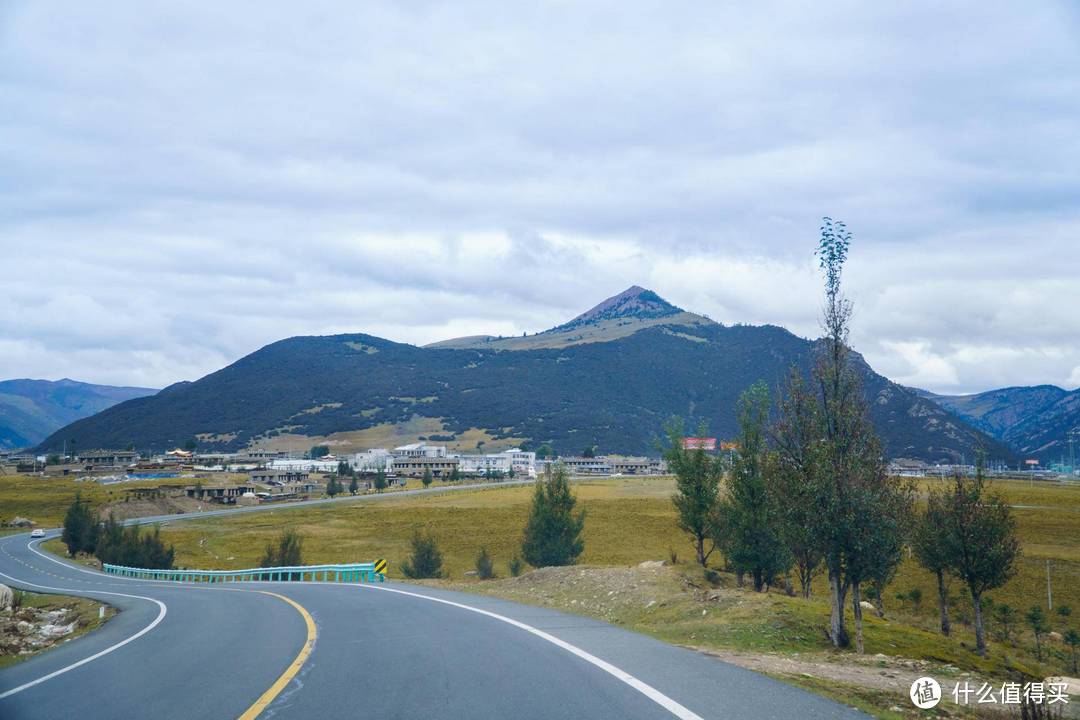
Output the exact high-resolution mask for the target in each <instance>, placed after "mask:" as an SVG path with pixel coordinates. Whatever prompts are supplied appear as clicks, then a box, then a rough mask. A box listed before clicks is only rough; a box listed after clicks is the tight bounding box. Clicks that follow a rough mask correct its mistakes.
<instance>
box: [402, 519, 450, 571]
mask: <svg viewBox="0 0 1080 720" xmlns="http://www.w3.org/2000/svg"><path fill="white" fill-rule="evenodd" d="M410 542H411V545H412V555H411V556H410V557H409V561H408V562H404V563H402V564H401V572H402V573H403V574H404V575H405V577H407V578H413V579H422V578H441V577H444V573H443V569H442V563H443V557H442V553H441V552H440V551H439V545H438V543H437V542H436V540H435V537H434V536H433V535H431V534H430V533H423V534H422V533H420V532H419V531H417V532H414V533H413V536H412V540H411V541H410Z"/></svg>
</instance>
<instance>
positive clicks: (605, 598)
mask: <svg viewBox="0 0 1080 720" xmlns="http://www.w3.org/2000/svg"><path fill="white" fill-rule="evenodd" d="M461 587H462V589H465V590H468V591H471V592H477V591H480V592H487V593H490V594H493V595H498V596H499V597H503V598H506V599H508V600H516V601H519V602H524V603H530V604H533V605H545V606H548V607H553V608H559V609H562V610H567V611H570V612H578V613H581V614H584V615H590V616H592V617H596V618H600V619H603V620H607V621H609V622H613V623H622V622H625V620H626V618H627V616H628V615H634V614H636V613H638V612H643V611H646V610H649V609H652V608H654V607H663V606H666V605H667V604H668V603H670V602H672V601H673V600H675V599H677V598H678V597H679V596H680V595H681V594H682V591H681V590H680V589H679V586H678V584H675V583H673V582H672V572H671V569H670V568H667V567H664V566H663V565H662V564H650V565H645V566H644V567H642V566H638V567H631V568H597V567H549V568H540V569H538V570H533V571H532V572H530V573H527V574H525V575H522V576H520V577H516V578H507V579H505V580H499V581H496V582H495V583H491V584H486V586H478V585H476V584H471V583H470V584H467V585H462V586H461Z"/></svg>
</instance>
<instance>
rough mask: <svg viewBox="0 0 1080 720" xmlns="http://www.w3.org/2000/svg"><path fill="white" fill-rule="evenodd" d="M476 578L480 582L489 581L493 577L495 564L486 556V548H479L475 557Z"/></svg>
mask: <svg viewBox="0 0 1080 720" xmlns="http://www.w3.org/2000/svg"><path fill="white" fill-rule="evenodd" d="M476 576H477V577H478V578H480V579H481V580H490V579H492V578H493V577H495V564H494V563H493V562H492V561H491V556H490V555H488V551H487V548H485V547H481V548H480V552H479V553H477V555H476Z"/></svg>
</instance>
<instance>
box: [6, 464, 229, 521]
mask: <svg viewBox="0 0 1080 720" xmlns="http://www.w3.org/2000/svg"><path fill="white" fill-rule="evenodd" d="M246 477H247V476H246V475H228V474H222V475H220V476H218V477H215V479H214V480H213V481H212V482H211V481H210V480H203V483H204V484H207V485H210V484H217V483H218V482H219V481H220V482H223V483H224V482H236V481H237V480H242V479H246ZM195 482H196V481H195V480H194V479H187V478H168V479H154V480H138V481H132V482H127V483H115V484H112V485H102V484H101V483H98V482H95V481H93V480H81V481H80V480H76V479H74V478H69V477H59V478H55V477H49V478H43V477H38V476H36V475H6V476H0V523H3V522H9V521H11V519H12V518H15V517H24V518H29V519H30V520H33V521H34V522H36V523H37V524H38V526H39V527H45V528H51V527H59V526H60V525H61V524H62V523H63V521H64V513H65V512H67V508H68V506H69V505H70V504H71V501H72V500H74V499H75V494H76V493H79V494H80V495H81V497H82V498H83V499H84V500H86V501H88V502H90V503H91V504H93V505H94V506H100V505H105V504H108V503H114V502H122V501H123V500H124V495H125V493H124V489H125V488H131V487H156V486H158V485H175V484H184V485H188V484H194V483H195Z"/></svg>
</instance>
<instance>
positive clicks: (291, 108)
mask: <svg viewBox="0 0 1080 720" xmlns="http://www.w3.org/2000/svg"><path fill="white" fill-rule="evenodd" d="M1078 40H1080V20H1078V16H1077V14H1076V12H1075V9H1074V8H1072V7H1071V6H1070V4H1069V3H1067V2H1064V1H1062V2H1047V3H1043V4H1040V5H1038V6H1032V5H1031V4H1029V3H998V4H994V5H993V7H989V6H987V5H986V4H985V3H975V2H962V3H960V4H952V5H948V6H942V5H941V4H935V3H929V2H927V3H909V4H905V5H902V6H895V7H885V6H878V5H858V4H852V3H847V2H834V3H826V4H824V5H823V4H821V3H818V4H816V5H813V6H810V5H806V4H804V3H796V2H769V3H758V4H756V5H754V6H747V5H739V6H724V5H713V6H708V7H704V6H702V5H701V4H700V3H698V4H683V3H668V4H664V5H663V6H658V5H650V4H646V3H611V2H597V3H589V4H580V3H578V4H573V5H567V4H564V3H541V4H537V5H530V6H521V5H506V4H499V3H491V2H481V1H477V2H466V3H458V4H455V5H452V6H442V5H437V4H428V3H419V4H405V5H403V4H393V3H359V4H356V3H353V4H348V3H334V2H314V3H309V4H306V5H305V6H304V8H303V9H302V10H301V9H298V7H297V6H296V5H295V4H280V5H276V4H274V3H259V4H257V5H256V4H250V5H244V4H229V5H220V6H214V7H212V8H211V7H210V6H206V7H184V8H178V7H177V6H174V5H171V4H166V3H160V4H159V3H144V4H140V9H139V12H137V13H133V12H131V11H130V7H129V6H127V5H124V4H120V3H95V4H94V5H93V7H92V8H90V7H89V6H87V7H85V8H81V7H78V6H76V7H71V8H68V9H67V10H66V11H65V12H64V13H63V14H60V15H58V14H56V13H53V12H49V11H47V10H45V9H44V8H43V7H42V6H40V5H38V4H33V3H28V2H23V3H13V4H8V5H7V6H5V9H4V10H3V11H0V89H2V92H0V258H2V260H3V270H4V274H3V282H2V283H0V348H4V349H5V351H4V352H3V353H0V377H13V376H21V375H29V376H37V377H42V376H44V377H58V376H61V375H69V376H72V377H76V378H79V379H86V380H96V381H105V382H116V383H136V384H153V385H163V384H167V383H169V382H172V381H174V380H177V379H182V378H183V379H190V378H194V377H197V376H199V375H201V374H203V373H206V372H209V371H211V370H214V369H216V368H217V367H220V365H222V364H223V363H226V362H228V361H230V360H233V359H235V358H237V357H239V356H241V355H243V354H245V353H247V352H250V351H251V350H253V349H255V348H257V347H259V346H260V345H262V344H264V343H267V342H270V341H273V340H276V339H279V338H280V337H284V336H287V335H292V334H304V333H323V332H335V331H345V330H354V331H364V332H371V333H373V334H378V335H383V336H386V337H389V338H391V339H395V340H401V341H407V342H418V343H420V342H429V341H432V340H437V339H442V338H444V337H448V336H453V335H459V334H473V333H502V334H510V333H517V332H520V331H523V330H528V331H530V332H533V331H536V330H541V329H544V328H546V327H550V326H552V325H555V324H557V323H559V322H562V321H564V320H565V319H567V318H569V317H571V316H573V315H575V314H577V313H578V312H580V311H582V310H584V309H585V308H586V307H587V306H588V305H590V304H591V303H593V302H596V301H598V300H600V299H602V298H603V297H605V296H607V295H609V294H612V293H614V292H618V291H620V290H622V289H623V288H625V287H626V286H628V285H631V284H635V283H636V284H641V285H646V286H649V287H652V289H654V290H656V291H657V292H659V293H660V294H661V295H664V296H665V297H668V298H669V299H670V300H672V301H673V302H676V303H678V304H680V305H682V306H684V307H687V308H688V309H691V310H695V311H699V312H704V313H706V314H709V315H710V316H712V317H713V318H715V319H717V320H721V321H725V322H740V321H741V322H755V323H764V322H770V323H775V324H780V325H785V326H787V327H789V328H791V329H792V330H793V331H795V332H798V333H799V334H803V335H812V334H816V332H817V329H818V320H817V318H818V311H819V305H820V298H819V279H818V277H817V274H816V270H815V268H814V266H813V259H812V257H811V254H810V253H811V251H812V248H813V246H814V243H815V234H816V233H815V230H816V227H817V223H818V220H819V217H820V215H822V214H831V215H834V216H837V217H842V218H844V219H845V220H847V221H848V223H849V224H850V226H851V227H852V228H853V229H854V230H855V231H856V235H857V238H856V244H855V246H854V248H853V251H852V260H851V263H850V266H849V268H847V270H846V273H845V281H846V283H847V287H848V292H849V293H850V294H851V296H852V297H853V298H854V299H855V300H856V303H857V315H856V321H857V324H856V329H855V334H854V336H853V339H854V341H855V343H856V346H857V347H858V348H859V349H860V350H862V351H863V352H864V354H865V355H866V356H867V358H868V360H869V361H870V362H871V363H872V364H873V365H874V366H875V367H877V368H879V369H880V370H882V371H883V372H885V373H886V374H890V375H891V376H893V377H895V378H897V379H899V380H903V381H905V382H907V381H910V382H912V383H916V384H918V383H923V384H926V385H928V386H930V388H931V389H938V390H946V391H971V390H979V389H985V388H987V387H991V386H994V385H1001V384H1028V383H1036V382H1054V383H1061V384H1067V385H1070V386H1075V385H1076V384H1078V383H1077V378H1076V371H1075V368H1076V367H1077V358H1078V357H1080V340H1075V339H1074V338H1078V337H1080V316H1078V315H1077V314H1076V313H1075V311H1074V310H1073V308H1075V307H1077V306H1078V305H1080V289H1078V288H1080V284H1077V283H1076V282H1075V278H1076V277H1077V276H1078V275H1080V251H1078V250H1077V238H1078V237H1080V210H1078V209H1077V207H1076V204H1075V198H1076V197H1078V196H1080V144H1078V143H1077V140H1076V134H1075V131H1074V129H1075V118H1076V117H1077V116H1078V115H1080V42H1078ZM133 59H136V60H133Z"/></svg>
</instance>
